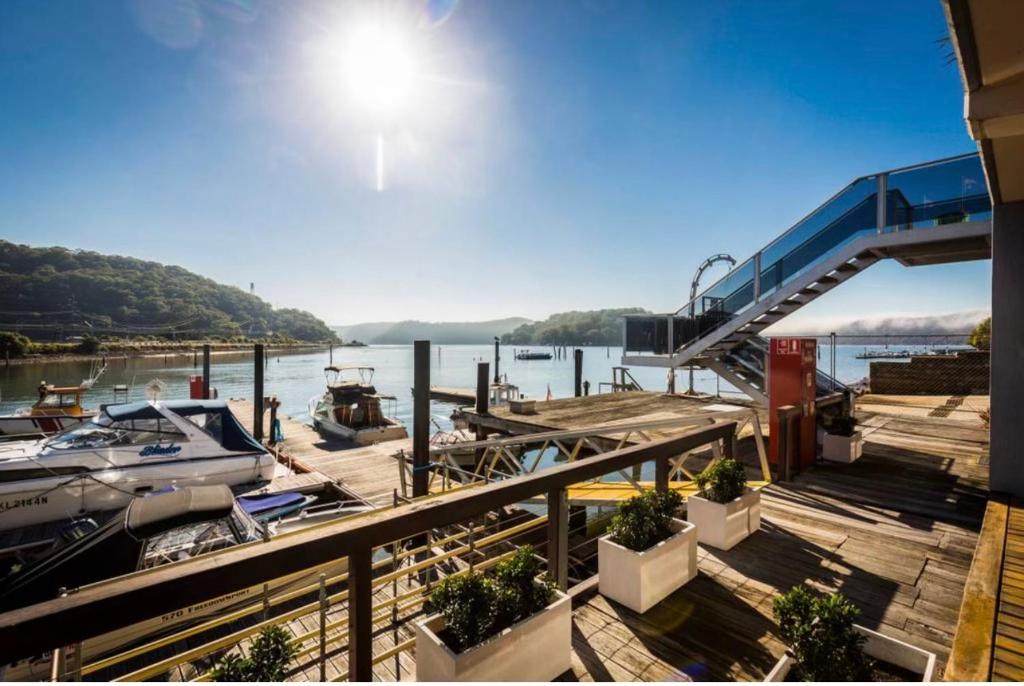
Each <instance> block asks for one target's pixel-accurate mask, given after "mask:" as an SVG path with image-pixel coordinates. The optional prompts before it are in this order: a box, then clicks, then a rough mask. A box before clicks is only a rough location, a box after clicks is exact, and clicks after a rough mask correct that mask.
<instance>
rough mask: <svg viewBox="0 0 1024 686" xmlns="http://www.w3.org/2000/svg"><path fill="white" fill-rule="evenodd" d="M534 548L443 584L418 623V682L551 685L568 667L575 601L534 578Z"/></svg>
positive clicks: (536, 574)
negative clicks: (486, 570) (491, 571)
mask: <svg viewBox="0 0 1024 686" xmlns="http://www.w3.org/2000/svg"><path fill="white" fill-rule="evenodd" d="M539 571H540V570H539V567H538V563H537V558H536V557H535V555H534V551H533V548H532V547H531V546H523V547H521V548H520V549H519V550H518V551H517V552H516V554H515V555H514V556H513V557H511V558H509V559H507V560H504V561H502V562H501V563H499V564H498V565H496V566H495V570H494V574H493V576H486V575H483V574H479V573H475V572H471V573H469V574H465V575H461V576H453V577H449V578H447V579H444V580H443V581H441V583H439V584H438V585H437V588H436V589H435V590H434V592H433V593H432V594H431V596H430V604H431V606H432V608H433V609H434V610H436V612H437V614H434V615H431V616H429V617H427V618H426V619H424V620H422V621H420V622H418V623H417V624H416V680H417V681H551V680H552V679H554V678H555V677H556V676H558V675H560V674H562V673H563V672H565V671H566V670H568V669H570V668H571V663H570V660H571V654H572V601H571V599H570V598H569V596H567V595H565V594H564V593H562V592H560V591H558V590H557V589H555V588H554V583H553V582H552V581H551V580H550V579H549V578H547V577H541V576H540V575H539Z"/></svg>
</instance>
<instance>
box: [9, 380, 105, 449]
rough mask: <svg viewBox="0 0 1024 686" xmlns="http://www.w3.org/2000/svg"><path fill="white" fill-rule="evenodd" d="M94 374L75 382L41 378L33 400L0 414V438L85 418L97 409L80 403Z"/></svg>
mask: <svg viewBox="0 0 1024 686" xmlns="http://www.w3.org/2000/svg"><path fill="white" fill-rule="evenodd" d="M101 371H102V370H101ZM98 376H99V375H98V374H97V375H95V376H93V377H92V378H89V379H86V380H85V381H83V382H82V383H80V384H79V385H77V386H54V385H53V384H48V383H46V382H45V381H43V382H41V383H40V384H39V388H38V391H39V400H37V401H36V402H35V404H33V405H32V406H31V407H25V408H22V409H19V410H16V411H15V412H14V414H9V415H0V440H12V439H19V438H35V437H39V436H48V435H51V434H55V433H59V432H61V431H63V430H65V429H68V428H70V427H72V426H77V425H79V424H81V423H82V422H87V421H89V420H90V419H92V418H93V417H95V416H96V414H97V413H96V410H91V409H87V408H85V407H83V406H82V397H83V396H84V395H85V394H86V392H88V390H89V389H90V388H92V385H93V383H94V382H95V381H96V378H97V377H98Z"/></svg>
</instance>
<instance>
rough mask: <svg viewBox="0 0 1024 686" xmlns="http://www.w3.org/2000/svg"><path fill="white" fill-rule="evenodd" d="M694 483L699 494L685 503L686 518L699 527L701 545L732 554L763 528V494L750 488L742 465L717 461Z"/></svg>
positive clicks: (727, 461)
mask: <svg viewBox="0 0 1024 686" xmlns="http://www.w3.org/2000/svg"><path fill="white" fill-rule="evenodd" d="M694 483H696V484H697V488H698V489H699V491H698V493H697V494H694V495H691V496H690V497H689V498H687V499H686V518H687V519H688V520H689V521H690V522H691V523H692V524H695V525H696V526H697V540H698V541H700V542H701V543H704V544H706V545H710V546H712V547H715V548H721V549H722V550H729V549H730V548H732V547H733V546H734V545H736V544H737V543H739V542H740V541H742V540H743V539H744V538H746V537H747V536H749V535H750V534H752V533H754V532H755V531H757V530H758V529H760V528H761V492H760V490H758V489H753V488H747V473H746V472H745V471H744V469H743V465H742V464H740V463H739V462H737V461H736V460H734V459H732V458H725V459H722V460H718V461H717V462H713V463H712V464H710V465H709V466H708V467H707V468H706V469H704V471H703V472H701V473H700V474H698V475H697V476H696V477H695V478H694Z"/></svg>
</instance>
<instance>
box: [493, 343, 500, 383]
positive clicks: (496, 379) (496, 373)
mask: <svg viewBox="0 0 1024 686" xmlns="http://www.w3.org/2000/svg"><path fill="white" fill-rule="evenodd" d="M500 343H501V339H499V338H498V337H497V336H495V337H494V383H501V372H500V371H499V370H498V365H499V364H500V363H501V351H500V350H499V348H498V346H499V344H500Z"/></svg>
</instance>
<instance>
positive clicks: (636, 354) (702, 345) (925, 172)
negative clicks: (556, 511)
mask: <svg viewBox="0 0 1024 686" xmlns="http://www.w3.org/2000/svg"><path fill="white" fill-rule="evenodd" d="M991 217H992V211H991V203H990V200H989V195H988V190H987V187H986V184H985V176H984V172H983V170H982V167H981V162H980V159H979V156H978V155H977V153H971V154H968V155H961V156H958V157H951V158H948V159H944V160H939V161H936V162H929V163H926V164H921V165H915V166H912V167H905V168H901V169H894V170H891V171H887V172H881V173H878V174H873V175H870V176H865V177H861V178H859V179H857V180H855V181H853V182H852V183H851V184H850V185H848V186H847V187H846V188H844V189H843V190H842V191H840V192H839V193H837V194H836V195H835V196H833V197H832V198H831V199H829V200H828V201H827V202H825V203H824V204H823V205H821V206H820V207H818V208H817V209H816V210H814V211H813V212H812V213H811V214H809V215H808V216H807V217H805V218H804V219H802V220H801V221H800V222H798V223H797V224H796V225H794V226H793V227H792V228H790V229H789V230H788V231H786V232H785V233H783V234H782V235H781V236H779V237H778V238H776V239H775V240H774V241H772V242H771V243H769V244H768V245H766V246H765V247H763V248H762V249H761V250H759V251H757V252H756V253H755V254H754V255H753V256H751V257H750V258H748V259H747V260H746V261H744V262H743V263H741V264H740V265H738V266H737V267H736V268H734V269H733V270H731V271H730V272H729V273H728V274H726V275H725V276H723V277H722V278H721V279H719V280H718V281H717V282H716V283H715V284H713V285H712V286H710V287H709V288H707V289H706V290H704V291H703V292H702V293H700V294H699V295H697V296H696V297H694V298H692V299H691V300H690V302H688V303H686V304H685V305H683V306H682V307H681V308H679V309H678V310H677V311H675V312H673V313H668V314H661V315H627V316H626V325H625V330H624V341H623V356H622V364H624V365H637V366H654V367H679V366H683V365H698V366H704V367H707V368H709V369H712V370H713V371H715V372H716V373H718V374H719V375H721V376H722V377H723V378H725V379H726V380H727V381H730V382H732V383H733V384H734V385H736V386H737V387H738V388H740V390H743V391H745V392H747V393H748V394H750V395H751V397H753V398H754V399H755V400H759V401H762V402H763V400H764V388H765V385H764V359H765V356H764V352H765V346H764V339H763V338H761V337H760V333H761V332H762V331H764V330H765V329H767V328H768V327H769V326H771V325H772V324H775V323H777V322H779V321H780V320H781V319H783V318H784V317H786V316H787V315H789V314H791V313H793V312H795V311H797V310H799V309H800V308H801V307H803V306H804V305H806V304H808V303H810V302H812V301H813V300H816V299H817V298H819V297H821V296H822V295H824V294H825V293H827V292H828V291H830V290H832V289H833V288H835V287H837V286H838V285H840V284H841V283H844V282H846V281H848V280H849V279H851V278H852V277H854V276H856V275H857V274H859V273H860V272H862V271H864V270H865V269H867V268H868V267H870V266H871V265H873V264H875V263H877V262H879V261H880V260H883V259H887V258H889V259H895V260H897V261H898V262H900V263H901V264H903V265H905V266H919V265H929V264H943V263H948V262H959V261H966V260H977V259H987V258H989V257H991V233H992V220H991ZM818 382H819V383H818V385H819V390H821V391H824V390H825V388H826V387H827V388H828V389H829V391H831V390H834V389H835V388H837V386H836V384H835V382H834V380H831V379H829V378H828V377H827V376H822V375H821V374H819V379H818Z"/></svg>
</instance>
